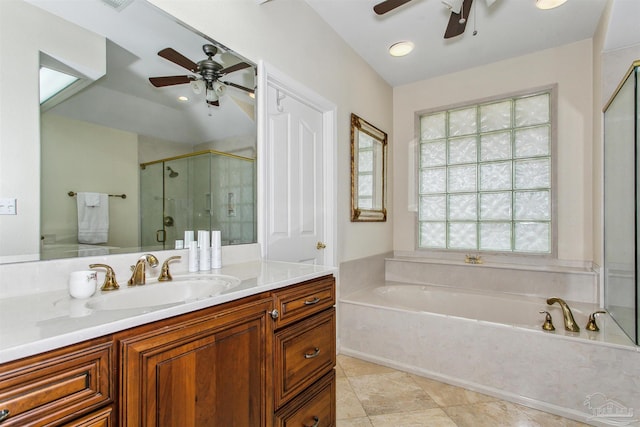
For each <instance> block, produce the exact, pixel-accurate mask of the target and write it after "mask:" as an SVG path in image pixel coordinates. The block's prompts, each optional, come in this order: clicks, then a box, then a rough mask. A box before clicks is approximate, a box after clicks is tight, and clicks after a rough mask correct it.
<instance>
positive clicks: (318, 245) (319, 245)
mask: <svg viewBox="0 0 640 427" xmlns="http://www.w3.org/2000/svg"><path fill="white" fill-rule="evenodd" d="M326 247H327V245H325V244H324V243H322V242H318V244H317V245H316V249H324V248H326Z"/></svg>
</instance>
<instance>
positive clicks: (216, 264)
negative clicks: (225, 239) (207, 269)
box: [211, 230, 222, 268]
mask: <svg viewBox="0 0 640 427" xmlns="http://www.w3.org/2000/svg"><path fill="white" fill-rule="evenodd" d="M211 268H222V244H221V237H220V230H212V231H211Z"/></svg>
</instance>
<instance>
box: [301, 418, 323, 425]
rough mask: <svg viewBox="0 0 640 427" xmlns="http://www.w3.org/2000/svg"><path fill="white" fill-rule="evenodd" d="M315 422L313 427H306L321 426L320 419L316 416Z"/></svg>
mask: <svg viewBox="0 0 640 427" xmlns="http://www.w3.org/2000/svg"><path fill="white" fill-rule="evenodd" d="M313 421H314V423H313V425H312V426H308V425H306V424H305V425H304V427H318V426H319V425H320V418H318V417H315V416H314V417H313Z"/></svg>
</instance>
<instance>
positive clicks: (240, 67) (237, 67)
mask: <svg viewBox="0 0 640 427" xmlns="http://www.w3.org/2000/svg"><path fill="white" fill-rule="evenodd" d="M248 67H251V64H247V63H246V62H238V63H237V64H235V65H231V66H230V67H227V68H223V69H222V70H220V71H218V74H229V73H233V72H234V71H239V70H244V69H245V68H248Z"/></svg>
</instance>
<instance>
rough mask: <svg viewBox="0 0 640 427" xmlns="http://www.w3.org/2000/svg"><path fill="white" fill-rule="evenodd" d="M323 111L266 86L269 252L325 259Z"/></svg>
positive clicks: (306, 259)
mask: <svg viewBox="0 0 640 427" xmlns="http://www.w3.org/2000/svg"><path fill="white" fill-rule="evenodd" d="M323 140H324V138H323V113H322V112H321V111H319V110H317V109H315V108H313V107H311V106H309V105H308V104H306V103H304V102H302V101H301V100H298V99H296V98H295V97H294V96H292V95H291V94H290V93H286V92H285V91H284V90H282V89H279V88H276V87H274V86H272V85H268V86H267V141H266V142H267V146H266V157H267V161H266V166H267V169H268V170H269V172H268V185H267V188H266V191H267V195H266V198H265V205H266V210H267V217H268V218H269V219H268V221H267V230H266V231H267V233H266V237H267V242H266V245H267V247H266V255H267V258H268V259H270V260H278V261H293V262H304V263H312V264H324V263H325V259H324V250H323V248H322V246H323V244H324V241H325V230H324V217H323V215H324V213H325V206H324V201H323V199H324V194H323V185H324V177H323V170H324V167H323V146H322V144H323Z"/></svg>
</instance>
